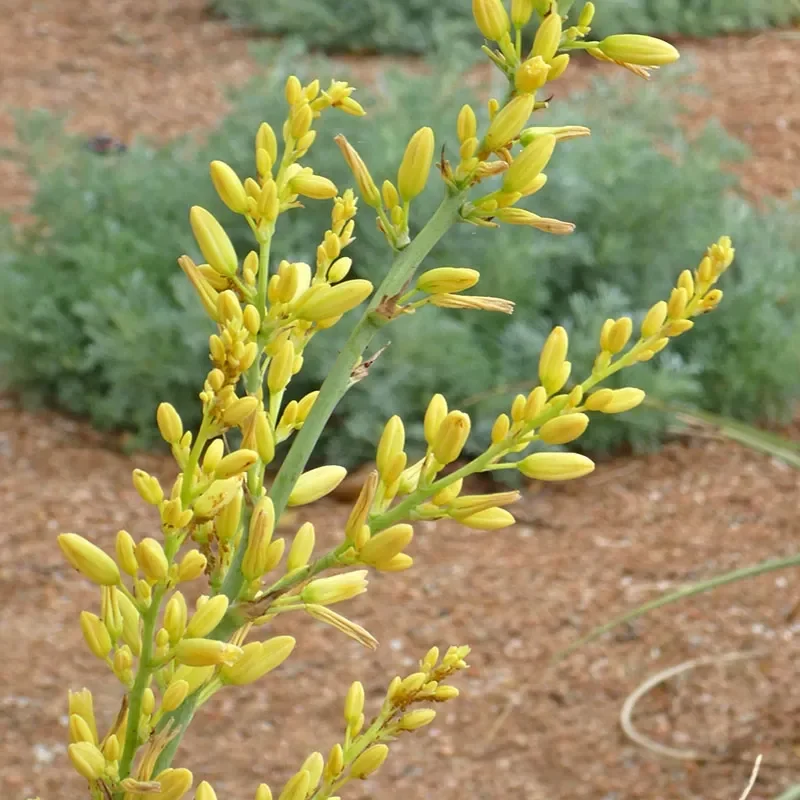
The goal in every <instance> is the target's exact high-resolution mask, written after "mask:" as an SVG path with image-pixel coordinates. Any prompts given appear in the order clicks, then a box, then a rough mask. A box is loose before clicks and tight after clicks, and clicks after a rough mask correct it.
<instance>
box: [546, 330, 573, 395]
mask: <svg viewBox="0 0 800 800" xmlns="http://www.w3.org/2000/svg"><path fill="white" fill-rule="evenodd" d="M568 345H569V340H568V337H567V332H566V330H565V329H564V328H562V327H561V326H560V325H559V326H557V327H555V328H553V330H552V331H550V334H549V335H548V337H547V339H546V340H545V343H544V347H542V352H541V355H540V356H539V381H540V382H541V384H542V386H543V387H544V389H545V391H546V392H547V394H553V393H554V392H557V391H558V390H559V389H561V387H562V386H563V385H564V383H565V380H562V378H563V367H564V364H565V363H566V357H567V347H568Z"/></svg>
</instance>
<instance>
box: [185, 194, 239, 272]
mask: <svg viewBox="0 0 800 800" xmlns="http://www.w3.org/2000/svg"><path fill="white" fill-rule="evenodd" d="M189 222H190V224H191V226H192V232H193V233H194V238H195V239H196V240H197V245H198V247H199V248H200V252H201V253H202V254H203V257H204V258H205V260H206V261H207V262H208V263H209V264H210V265H211V266H212V267H213V268H214V269H215V270H216V271H217V272H219V273H220V274H221V275H227V276H228V277H231V276H233V275H235V274H236V271H237V270H238V268H239V260H238V259H237V257H236V251H235V250H234V249H233V244H232V243H231V240H230V239H229V238H228V234H227V233H225V230H224V229H223V227H222V225H220V224H219V222H217V219H216V218H215V217H214V215H213V214H211V213H210V212H209V211H206V209H204V208H201V207H200V206H192V208H191V210H190V212H189Z"/></svg>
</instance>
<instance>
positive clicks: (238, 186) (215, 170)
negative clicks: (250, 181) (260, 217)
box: [210, 161, 247, 214]
mask: <svg viewBox="0 0 800 800" xmlns="http://www.w3.org/2000/svg"><path fill="white" fill-rule="evenodd" d="M210 171H211V182H212V183H213V184H214V188H215V189H216V190H217V194H218V195H219V197H220V200H222V202H223V203H225V205H226V206H228V208H229V209H230V210H231V211H233V212H234V214H246V213H247V192H246V191H245V190H244V186H243V185H242V182H241V180H240V179H239V176H238V175H237V174H236V173H235V172H234V170H233V169H232V168H231V167H230V166H228V164H226V163H225V162H224V161H212V162H211V167H210Z"/></svg>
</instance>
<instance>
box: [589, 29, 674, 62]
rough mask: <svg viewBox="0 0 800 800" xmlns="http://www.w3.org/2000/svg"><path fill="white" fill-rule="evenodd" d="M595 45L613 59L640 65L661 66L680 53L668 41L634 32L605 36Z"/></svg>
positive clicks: (671, 60)
mask: <svg viewBox="0 0 800 800" xmlns="http://www.w3.org/2000/svg"><path fill="white" fill-rule="evenodd" d="M597 47H598V50H600V52H601V53H603V55H605V56H608V58H610V59H612V60H614V61H620V62H622V63H624V64H634V65H637V66H642V67H661V66H664V65H665V64H672V63H673V62H675V61H677V60H678V59H679V58H680V53H679V52H678V51H677V50H676V49H675V48H674V47H673V46H672V45H671V44H669V43H668V42H665V41H662V40H661V39H656V38H654V37H653V36H642V35H639V34H636V33H619V34H615V35H614V36H607V37H606V38H605V39H603V40H602V41H601V42H600V43H599V44H598V46H597Z"/></svg>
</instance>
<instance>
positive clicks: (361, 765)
mask: <svg viewBox="0 0 800 800" xmlns="http://www.w3.org/2000/svg"><path fill="white" fill-rule="evenodd" d="M476 2H477V0H476ZM388 755H389V748H388V747H387V746H386V745H385V744H374V745H372V747H369V748H367V749H366V750H365V751H364V752H363V753H362V754H361V755H360V756H359V757H358V758H357V759H356V760H355V761H354V762H353V766H352V767H350V775H351V776H352V777H353V778H360V779H361V780H364V779H365V778H368V777H369V776H370V775H372V773H373V772H375V771H376V770H378V769H380V766H381V764H383V762H384V761H386V757H387V756H388Z"/></svg>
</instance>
